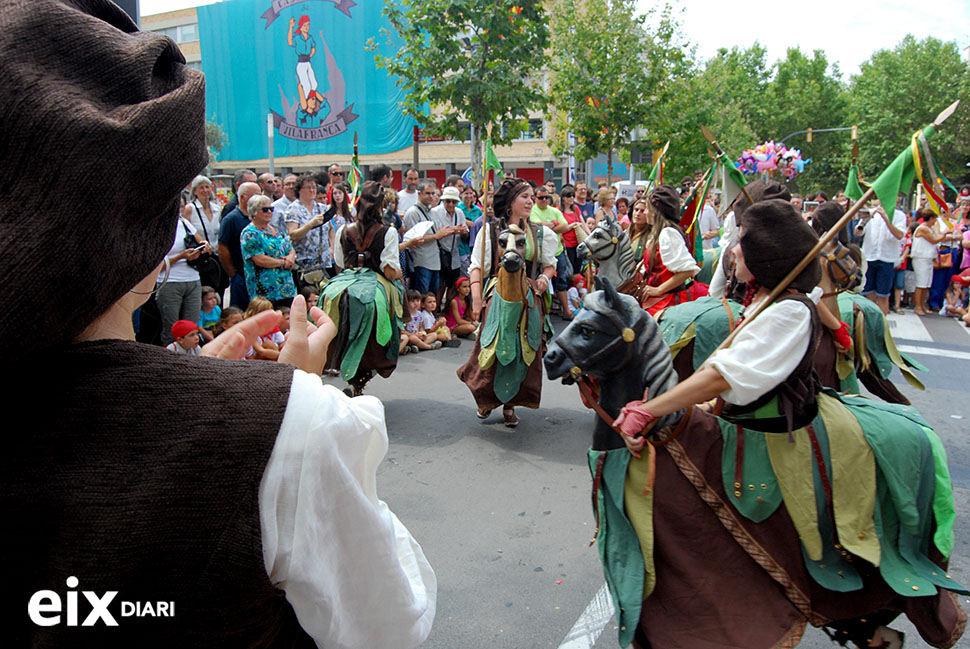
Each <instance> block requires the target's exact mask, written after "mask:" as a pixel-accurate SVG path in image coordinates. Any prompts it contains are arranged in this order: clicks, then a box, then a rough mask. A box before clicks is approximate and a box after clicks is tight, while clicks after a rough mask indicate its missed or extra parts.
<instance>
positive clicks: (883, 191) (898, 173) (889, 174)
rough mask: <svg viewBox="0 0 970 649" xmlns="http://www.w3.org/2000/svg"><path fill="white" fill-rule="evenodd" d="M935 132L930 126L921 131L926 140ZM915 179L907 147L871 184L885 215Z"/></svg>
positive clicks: (910, 153) (910, 151) (914, 168)
mask: <svg viewBox="0 0 970 649" xmlns="http://www.w3.org/2000/svg"><path fill="white" fill-rule="evenodd" d="M935 132H936V128H935V127H934V126H933V125H932V124H930V125H929V126H927V127H926V128H924V129H923V136H924V137H927V138H928V137H929V136H931V135H933V133H935ZM915 178H916V167H915V166H914V165H913V150H912V147H911V146H909V145H907V146H906V148H905V149H903V151H902V153H900V154H899V155H898V156H896V159H895V160H893V162H892V164H891V165H889V166H888V167H886V170H885V171H883V172H882V173H881V174H879V177H878V178H876V180H875V182H873V183H872V188H873V190H875V192H876V196H877V197H878V198H879V202H880V203H882V207H883V209H884V210H886V213H887V214H888V213H889V212H890V210H892V209H893V208H895V207H896V198H897V197H898V196H899V194H900V192H902V193H904V194H906V193H909V189H910V187H912V186H913V180H914V179H915Z"/></svg>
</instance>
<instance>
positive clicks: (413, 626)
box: [259, 370, 437, 649]
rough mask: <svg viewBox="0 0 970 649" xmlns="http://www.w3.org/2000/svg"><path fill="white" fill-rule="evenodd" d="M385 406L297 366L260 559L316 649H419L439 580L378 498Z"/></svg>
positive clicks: (264, 508)
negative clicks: (352, 394)
mask: <svg viewBox="0 0 970 649" xmlns="http://www.w3.org/2000/svg"><path fill="white" fill-rule="evenodd" d="M386 452H387V430H386V428H385V424H384V409H383V406H382V405H381V402H380V401H378V400H377V398H375V397H370V396H364V397H357V398H355V399H350V398H349V397H347V396H345V395H344V394H343V393H342V392H340V391H339V390H337V389H336V388H334V387H333V386H327V385H324V384H323V383H322V382H321V381H320V377H318V376H313V375H310V374H307V373H305V372H302V371H300V370H296V371H295V372H294V374H293V384H292V386H291V388H290V397H289V400H288V402H287V405H286V413H285V414H284V416H283V423H282V426H281V427H280V432H279V436H278V437H277V439H276V445H275V446H274V448H273V453H272V455H271V456H270V459H269V463H268V464H267V465H266V470H265V472H264V474H263V479H262V481H261V482H260V486H259V517H260V528H261V532H262V539H263V560H264V562H265V565H266V572H267V573H268V574H269V577H270V581H271V582H272V583H273V584H274V585H276V586H278V587H280V588H282V589H283V590H284V591H285V593H286V599H287V601H288V602H289V603H290V605H292V606H293V610H294V611H295V612H296V617H297V620H298V621H299V622H300V625H301V626H302V627H303V629H304V630H305V631H306V632H307V633H308V634H309V635H310V636H311V637H312V638H313V639H314V641H315V642H316V643H317V646H319V647H334V648H340V649H343V648H347V649H350V648H356V647H369V648H378V649H380V648H388V649H397V648H400V647H408V648H410V647H415V646H417V645H418V644H420V643H421V642H423V641H424V640H425V638H427V636H428V634H429V633H430V631H431V623H432V621H433V620H434V614H435V603H436V596H437V582H436V579H435V575H434V572H433V571H432V569H431V566H430V565H429V564H428V561H427V559H425V556H424V552H423V551H422V550H421V546H420V545H418V543H417V541H415V540H414V538H413V537H412V536H411V534H410V532H408V530H407V528H406V527H404V525H402V524H401V522H400V521H399V520H398V519H397V517H396V516H395V515H394V513H393V512H391V510H390V509H388V507H387V505H386V504H385V503H384V502H382V501H381V500H379V499H378V497H377V475H376V472H377V466H378V465H379V464H380V462H381V460H382V459H383V458H384V455H385V453H386Z"/></svg>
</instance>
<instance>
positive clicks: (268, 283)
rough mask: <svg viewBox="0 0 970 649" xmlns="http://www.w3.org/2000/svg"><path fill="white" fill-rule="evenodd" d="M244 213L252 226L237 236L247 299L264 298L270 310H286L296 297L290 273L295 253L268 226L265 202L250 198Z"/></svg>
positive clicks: (263, 198)
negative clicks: (271, 306)
mask: <svg viewBox="0 0 970 649" xmlns="http://www.w3.org/2000/svg"><path fill="white" fill-rule="evenodd" d="M248 209H249V213H250V215H251V216H252V222H251V223H250V224H249V225H247V226H246V227H245V228H244V229H243V231H242V233H241V234H240V235H239V243H240V247H241V248H242V256H243V270H244V272H245V275H246V290H248V291H249V297H250V298H254V297H256V296H257V295H259V296H262V297H265V298H267V299H268V300H269V301H270V302H272V303H273V306H274V307H280V306H289V303H290V302H291V301H292V300H293V298H294V297H295V296H296V286H295V285H294V284H293V273H292V269H293V265H294V264H295V263H296V252H294V251H293V246H292V245H291V244H290V239H289V237H287V236H285V235H284V234H283V233H281V232H277V230H276V228H274V227H273V226H272V225H270V224H269V222H270V221H271V220H272V218H273V208H272V206H271V205H270V200H269V198H267V197H266V196H263V195H258V196H253V197H252V198H251V199H249V205H248Z"/></svg>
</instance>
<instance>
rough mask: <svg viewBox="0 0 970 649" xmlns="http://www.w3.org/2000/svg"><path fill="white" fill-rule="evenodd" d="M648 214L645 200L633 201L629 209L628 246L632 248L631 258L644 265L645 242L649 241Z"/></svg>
mask: <svg viewBox="0 0 970 649" xmlns="http://www.w3.org/2000/svg"><path fill="white" fill-rule="evenodd" d="M649 214H650V208H649V203H647V199H646V198H645V197H644V198H637V199H636V200H634V201H633V205H632V206H631V208H630V229H629V230H627V234H628V235H629V236H630V246H631V247H632V248H633V258H634V259H636V260H637V263H640V262H641V261H642V262H644V263H646V260H645V259H644V253H645V252H646V249H647V241H649V239H650V220H649V218H648V215H649Z"/></svg>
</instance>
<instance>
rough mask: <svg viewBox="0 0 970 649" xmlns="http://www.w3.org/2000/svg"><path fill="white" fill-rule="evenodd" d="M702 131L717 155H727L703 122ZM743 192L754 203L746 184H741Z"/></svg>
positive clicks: (749, 201)
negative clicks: (745, 186)
mask: <svg viewBox="0 0 970 649" xmlns="http://www.w3.org/2000/svg"><path fill="white" fill-rule="evenodd" d="M701 132H702V133H703V134H704V138H705V139H706V140H707V141H708V142H710V143H711V146H712V147H714V150H715V151H717V155H719V156H722V155H725V154H724V149H722V148H721V145H720V144H718V143H717V140H715V139H714V134H713V133H711V131H710V130H709V129H708V128H707V127H706V126H704V125H703V124H701ZM741 193H742V194H744V197H745V198H747V199H748V203H749V204H750V203H754V201H753V200H751V195H750V194H749V193H748V190H747V189H745V188H744V185H741ZM738 225H740V224H738Z"/></svg>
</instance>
